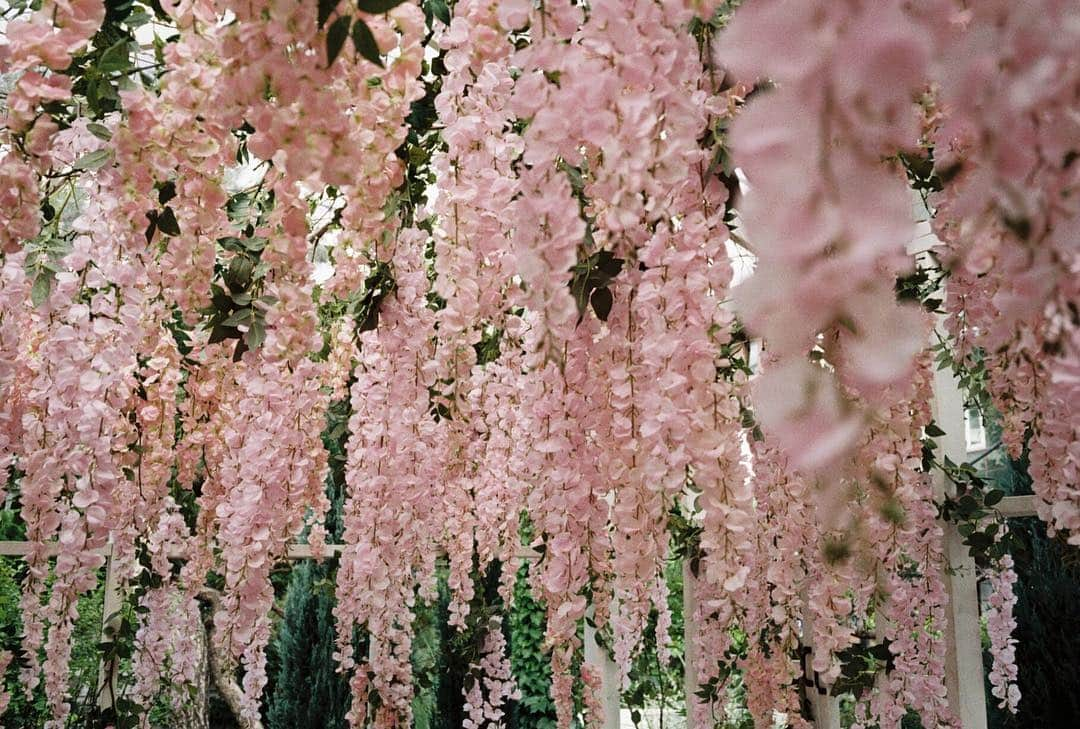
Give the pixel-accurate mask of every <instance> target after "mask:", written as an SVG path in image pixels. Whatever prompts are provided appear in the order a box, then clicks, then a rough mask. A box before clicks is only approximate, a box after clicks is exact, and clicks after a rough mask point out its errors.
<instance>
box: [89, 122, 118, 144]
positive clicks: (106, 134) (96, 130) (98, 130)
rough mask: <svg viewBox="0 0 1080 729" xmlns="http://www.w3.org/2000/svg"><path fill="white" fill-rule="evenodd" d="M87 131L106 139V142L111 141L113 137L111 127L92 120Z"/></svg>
mask: <svg viewBox="0 0 1080 729" xmlns="http://www.w3.org/2000/svg"><path fill="white" fill-rule="evenodd" d="M86 131H88V132H90V133H91V134H93V135H94V136H95V137H97V138H98V139H102V140H104V141H106V142H107V141H109V140H110V139H112V132H110V131H109V128H108V127H107V126H105V125H104V124H98V123H97V122H90V123H89V124H87V125H86Z"/></svg>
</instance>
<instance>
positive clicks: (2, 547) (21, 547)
mask: <svg viewBox="0 0 1080 729" xmlns="http://www.w3.org/2000/svg"><path fill="white" fill-rule="evenodd" d="M345 547H346V545H344V544H327V545H326V548H325V555H326V556H327V557H329V556H332V555H335V554H341V553H342V552H343V551H344V550H345ZM32 548H33V543H32V542H26V541H18V540H14V541H12V540H8V541H0V557H26V556H27V555H29V554H30V552H31V549H32ZM59 552H60V545H59V543H57V542H49V543H48V544H46V545H45V553H46V554H47V555H49V556H50V557H54V556H56V554H58V553H59ZM91 552H92V553H93V554H103V555H108V554H109V550H108V548H102V549H94V550H91ZM516 556H517V558H518V559H527V560H536V559H540V553H539V552H537V551H535V550H532V549H529V548H528V547H522V548H521V549H519V550H518V552H517V555H516ZM169 558H170V559H182V556H181V555H171V554H170V555H169ZM283 559H286V560H298V559H315V555H314V554H312V551H311V545H310V544H305V543H303V542H293V543H291V544H289V546H288V547H287V548H286V552H285V555H284V557H283Z"/></svg>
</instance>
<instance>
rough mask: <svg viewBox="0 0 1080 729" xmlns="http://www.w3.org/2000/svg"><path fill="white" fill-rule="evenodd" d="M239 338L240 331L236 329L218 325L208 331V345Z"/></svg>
mask: <svg viewBox="0 0 1080 729" xmlns="http://www.w3.org/2000/svg"><path fill="white" fill-rule="evenodd" d="M239 336H240V330H239V329H237V328H236V327H225V326H221V325H220V324H218V325H217V326H215V327H214V328H213V329H211V330H210V339H209V340H208V342H209V344H217V343H218V342H224V341H225V340H226V339H235V338H237V337H239Z"/></svg>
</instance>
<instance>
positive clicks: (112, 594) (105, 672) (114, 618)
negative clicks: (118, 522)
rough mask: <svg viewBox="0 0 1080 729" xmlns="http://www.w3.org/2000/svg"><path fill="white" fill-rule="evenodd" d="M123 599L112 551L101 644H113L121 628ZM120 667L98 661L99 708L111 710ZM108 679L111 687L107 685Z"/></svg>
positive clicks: (107, 566)
mask: <svg viewBox="0 0 1080 729" xmlns="http://www.w3.org/2000/svg"><path fill="white" fill-rule="evenodd" d="M122 604H123V598H122V596H121V595H120V582H119V580H118V579H117V575H116V565H115V564H114V562H113V558H112V549H111V548H110V549H109V550H108V551H107V552H106V553H105V595H104V599H103V602H102V606H101V642H102V643H112V642H113V636H114V635H115V633H116V631H117V630H118V629H119V627H120V615H119V611H120V607H121V606H122ZM119 672H120V666H118V665H116V662H115V660H114V661H112V663H111V664H106V662H105V660H104V658H101V659H100V660H99V661H98V706H99V707H101V708H102V709H108V708H111V707H112V705H113V700H114V699H115V698H116V694H117V674H118V673H119ZM106 678H108V681H109V685H108V686H106V685H105V681H106Z"/></svg>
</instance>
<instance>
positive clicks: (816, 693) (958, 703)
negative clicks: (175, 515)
mask: <svg viewBox="0 0 1080 729" xmlns="http://www.w3.org/2000/svg"><path fill="white" fill-rule="evenodd" d="M934 417H935V421H936V422H937V423H938V425H939V426H940V427H941V429H942V430H944V431H945V435H943V436H941V437H940V438H938V447H939V449H940V452H941V453H942V454H943V455H944V456H948V457H949V458H950V459H951V460H952V461H953V462H955V463H963V462H965V461H966V460H967V448H966V443H965V437H964V399H963V395H962V393H961V392H960V389H959V386H958V384H957V381H956V378H955V377H954V376H953V375H952V373H951V372H950V371H948V370H939V371H938V372H937V373H936V375H935V378H934ZM949 488H950V486H949V484H948V483H947V481H946V479H945V478H944V476H943V475H942V474H940V473H939V474H937V475H936V482H935V493H936V494H937V495H938V496H939V497H940V496H943V495H944V494H945V493H947V490H948V489H949ZM997 510H998V512H1000V513H1001V514H1002V515H1003V516H1005V517H1009V518H1013V517H1025V516H1035V515H1036V511H1035V501H1034V497H1033V496H1007V497H1005V498H1004V499H1002V501H1001V502H1000V503H999V504H998V505H997ZM942 527H943V529H944V531H945V544H944V547H945V556H946V559H947V561H948V569H946V570H945V574H944V578H945V585H946V589H947V592H948V595H949V625H948V630H947V631H946V635H945V646H946V663H945V680H946V688H947V691H948V697H949V705H950V708H951V709H952V710H953V713H954V714H955V715H956V716H957V717H959V719H960V725H961V726H962V727H963V728H964V729H986V694H985V688H984V686H985V684H984V676H983V664H982V643H981V640H980V635H979V596H978V575H977V572H976V568H975V562H974V560H973V559H972V558H971V555H970V554H969V553H968V550H967V547H965V546H964V544H963V542H962V537H961V536H960V534H959V532H958V531H957V530H956V525H955V524H953V523H952V522H942ZM58 546H59V545H55V546H52V548H51V550H50V553H55V552H56V551H58ZM344 549H345V545H343V544H328V545H326V547H325V556H330V555H333V554H339V553H341V552H342V551H343V550H344ZM30 551H31V543H30V542H25V541H0V556H7V557H25V556H26V555H28V554H29V553H30ZM98 553H99V554H104V555H105V557H106V563H105V570H106V571H105V594H104V605H103V608H102V640H103V641H108V640H109V631H108V630H107V629H106V628H107V627H108V623H109V620H110V619H111V618H112V617H113V616H115V615H116V614H117V612H118V611H119V609H120V607H121V605H122V603H123V594H122V593H121V590H120V585H119V582H118V580H117V579H116V575H115V572H114V569H113V564H112V556H111V549H109V548H105V549H101V550H98ZM519 556H521V557H522V558H524V559H535V558H536V557H537V556H538V555H537V554H536V553H534V552H531V551H523V552H522V553H521V554H520V555H519ZM314 558H315V555H313V554H312V549H311V546H310V545H308V544H303V543H300V542H294V543H292V544H290V545H289V546H288V550H287V553H286V555H285V557H284V559H286V560H301V559H314ZM684 569H685V566H684ZM693 593H694V591H693V581H692V580H686V579H684V581H683V611H684V615H685V616H686V620H685V624H684V627H685V633H684V645H685V646H686V655H685V657H684V666H685V675H684V687H685V693H686V697H687V701H688V708H689V702H690V700H691V699H692V697H693V696H694V694H695V693H696V691H697V689H698V685H697V682H696V679H695V676H696V670H695V665H696V663H697V662H698V661H699V660H700V656H698V654H697V649H696V646H697V628H696V625H694V622H693V620H692V618H691V616H692V615H693V614H694V611H695V609H696V600H695V596H694V594H693ZM585 630H586V636H585V658H586V660H587V661H589V662H590V663H593V664H594V665H597V666H598V667H599V668H600V669H601V674H602V677H603V682H602V689H601V699H602V703H603V706H604V729H619V685H618V682H619V679H618V674H619V671H618V668H617V667H616V666H615V664H614V662H613V661H612V660H611V659H610V658H609V657H608V655H607V652H606V651H604V650H603V649H602V648H601V647H600V646H599V645H598V644H597V642H596V639H595V629H593V628H590V627H589V625H588V621H586V628H585ZM804 632H807V631H805V630H804ZM804 642H806V643H807V644H808V641H804ZM805 665H806V682H807V684H808V686H807V693H808V695H809V697H810V702H811V706H812V710H813V713H814V716H813V721H814V726H815V727H817V728H818V729H840V708H839V699H837V698H836V697H833V696H829V695H828V694H827V692H826V691H825V689H824V688H823V687H820V686H818V685H817V684H816V681H815V675H814V672H813V670H812V669H811V668H810V658H809V656H807V658H806V664H805ZM99 673H100V674H101V676H104V675H105V673H106V672H105V671H104V670H102V671H100V672H99ZM114 678H115V677H114ZM112 693H113V692H109V691H101V692H100V701H101V702H102V704H103V705H104V706H108V705H109V702H111V700H112V698H111V696H112Z"/></svg>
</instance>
